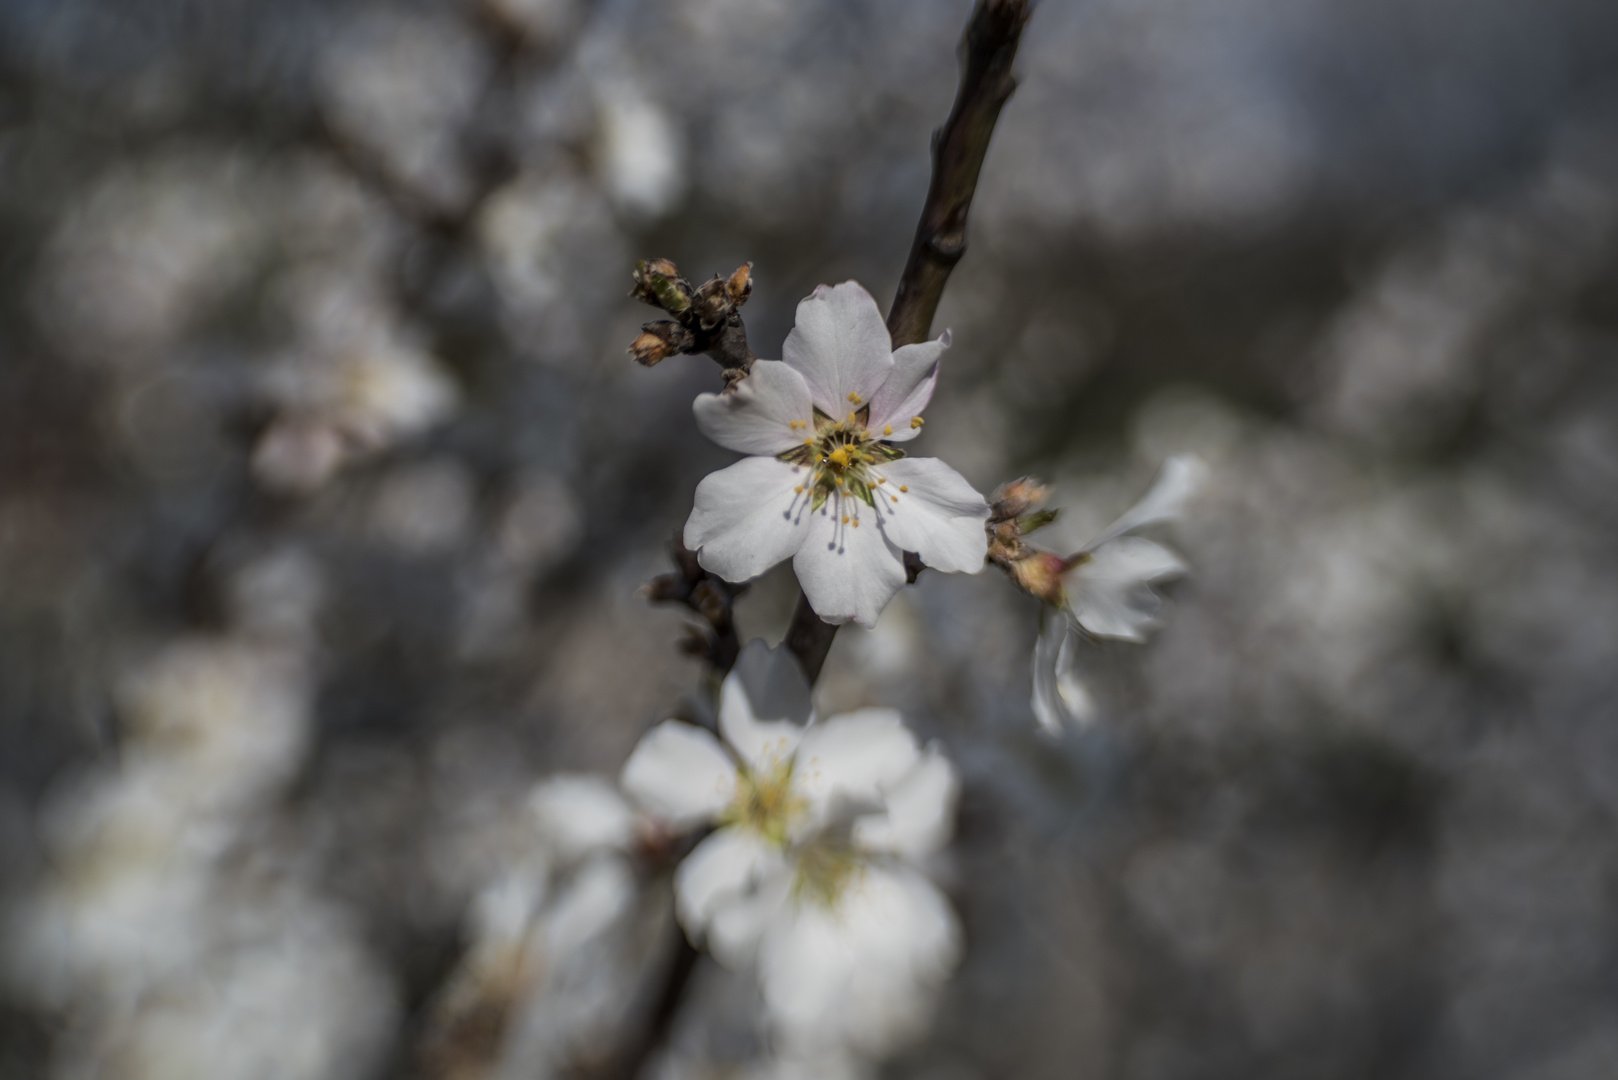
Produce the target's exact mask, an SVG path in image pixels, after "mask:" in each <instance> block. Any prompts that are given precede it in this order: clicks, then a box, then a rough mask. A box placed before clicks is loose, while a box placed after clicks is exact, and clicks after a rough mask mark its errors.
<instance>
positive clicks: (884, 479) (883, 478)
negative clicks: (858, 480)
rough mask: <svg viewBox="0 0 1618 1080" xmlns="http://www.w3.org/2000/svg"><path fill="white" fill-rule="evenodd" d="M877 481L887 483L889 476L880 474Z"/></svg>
mask: <svg viewBox="0 0 1618 1080" xmlns="http://www.w3.org/2000/svg"><path fill="white" fill-rule="evenodd" d="M876 482H877V483H879V484H886V483H887V482H888V478H887V477H886V476H879V477H877V478H876Z"/></svg>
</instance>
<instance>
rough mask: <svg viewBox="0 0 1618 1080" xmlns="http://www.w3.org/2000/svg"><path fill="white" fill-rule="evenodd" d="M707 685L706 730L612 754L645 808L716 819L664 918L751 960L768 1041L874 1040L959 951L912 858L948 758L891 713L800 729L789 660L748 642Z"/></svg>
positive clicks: (893, 1038) (673, 732)
mask: <svg viewBox="0 0 1618 1080" xmlns="http://www.w3.org/2000/svg"><path fill="white" fill-rule="evenodd" d="M721 693H722V697H721V702H720V709H719V726H720V731H721V733H722V735H723V742H721V741H720V739H717V738H715V737H714V736H713V735H711V734H709V733H708V732H707V731H705V730H703V729H701V728H698V727H694V726H692V725H690V724H685V723H681V722H679V721H673V720H671V721H668V722H666V723H663V724H661V725H659V726H658V727H656V728H654V729H653V730H652V731H651V732H650V733H649V734H648V735H647V736H646V737H645V738H644V739H642V740H641V743H640V745H639V746H637V747H636V749H635V752H634V753H633V754H632V755H631V756H630V759H629V762H628V763H627V764H626V765H625V767H624V775H623V783H624V787H625V789H626V790H627V791H628V792H629V793H630V794H631V795H633V796H634V797H635V798H636V799H638V800H639V801H640V802H641V803H642V804H643V805H644V806H646V807H647V808H648V809H650V810H651V811H652V812H654V813H656V814H658V815H660V816H663V817H665V818H667V819H669V820H670V821H672V822H674V823H676V824H682V825H687V826H693V825H700V824H709V823H711V824H715V825H717V828H716V830H715V831H714V832H713V834H712V835H710V836H708V837H707V838H706V839H704V840H703V841H702V842H701V843H700V844H698V845H697V847H696V849H695V850H694V851H693V852H692V853H691V855H690V856H689V857H688V858H687V859H686V860H685V861H684V862H683V863H682V864H681V865H680V868H679V870H678V871H677V872H676V875H675V903H676V912H677V914H678V916H679V918H680V922H681V924H682V925H683V926H684V927H685V928H686V931H687V933H688V934H689V935H690V936H691V937H692V938H693V939H696V940H703V941H705V942H706V944H707V946H708V948H709V949H710V951H712V953H713V954H714V956H715V957H716V958H718V959H719V960H720V962H722V963H724V964H726V965H727V966H731V967H743V966H746V965H747V964H748V963H750V962H752V961H753V960H755V959H756V961H757V964H758V972H759V979H760V982H761V984H762V987H763V992H764V1001H765V1004H766V1006H767V1008H768V1011H769V1014H770V1018H771V1020H772V1022H773V1025H774V1027H775V1029H776V1032H777V1034H778V1035H779V1036H780V1038H781V1040H782V1043H783V1045H784V1046H786V1047H799V1048H809V1047H822V1048H824V1047H826V1046H848V1047H852V1048H855V1049H857V1050H859V1051H860V1052H863V1053H867V1054H872V1055H879V1054H882V1053H885V1052H887V1051H888V1050H890V1049H892V1048H893V1046H894V1045H895V1044H896V1043H898V1042H900V1041H901V1040H903V1039H904V1038H906V1037H908V1036H909V1035H911V1034H913V1033H914V1031H915V1029H916V1028H917V1026H918V1025H919V1024H920V1023H921V1022H922V1021H923V1020H924V1018H925V1016H926V1014H927V1005H928V998H929V996H928V993H927V991H928V990H929V988H930V987H932V986H934V985H936V984H937V983H938V982H939V981H940V980H941V979H942V978H943V977H944V975H946V974H947V973H948V972H949V970H950V969H951V968H952V967H953V966H954V964H955V962H956V960H957V959H958V956H959V950H960V941H959V937H960V932H959V927H958V925H957V923H956V920H955V916H954V913H953V912H952V911H951V910H950V907H949V904H948V902H947V901H946V900H945V899H944V897H943V895H942V894H941V893H940V892H939V891H938V889H937V888H936V887H935V886H934V885H933V884H932V883H931V882H930V881H929V880H928V879H927V878H926V877H925V876H924V875H923V874H922V873H921V872H920V871H919V870H918V869H917V867H916V863H917V862H918V861H919V860H921V859H923V858H924V857H926V856H928V855H930V854H932V853H933V852H935V851H937V850H938V849H939V848H940V847H942V846H943V844H944V843H945V842H946V841H947V840H948V839H949V835H950V832H951V817H952V812H953V808H954V801H955V796H956V792H957V789H958V781H957V779H956V776H955V770H954V768H953V766H952V765H951V764H950V763H949V761H948V759H947V758H945V757H944V756H943V754H942V753H941V752H939V750H938V749H937V748H936V747H930V748H928V749H926V750H923V749H921V748H919V747H918V746H917V744H916V739H915V736H914V735H912V734H911V733H910V732H909V731H908V730H907V729H906V728H905V726H904V724H903V721H902V720H901V718H900V716H899V714H898V713H897V712H895V711H893V710H891V709H862V710H859V711H857V712H853V713H848V714H846V715H843V716H836V717H832V718H831V719H829V720H825V721H821V722H814V721H813V720H812V719H811V720H810V722H809V723H808V724H807V725H804V724H803V723H801V721H803V720H804V719H810V710H809V694H808V686H807V683H806V682H805V681H804V679H803V676H802V673H801V672H800V671H799V670H798V669H797V665H796V661H795V660H793V658H792V657H791V656H790V654H787V653H786V652H784V651H778V652H772V651H771V650H768V649H766V648H764V647H763V645H762V644H761V643H758V642H753V643H751V644H749V645H748V646H747V648H746V649H745V650H743V653H742V656H741V658H740V659H739V660H738V662H737V666H736V670H735V671H733V672H732V674H731V675H730V676H729V677H728V678H727V679H726V680H725V684H724V687H723V690H722V692H721Z"/></svg>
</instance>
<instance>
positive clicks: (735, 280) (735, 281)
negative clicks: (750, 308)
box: [725, 263, 753, 307]
mask: <svg viewBox="0 0 1618 1080" xmlns="http://www.w3.org/2000/svg"><path fill="white" fill-rule="evenodd" d="M725 292H727V293H729V294H730V302H731V304H732V306H734V307H741V306H742V305H743V304H745V303H747V298H748V297H749V296H752V295H753V264H752V263H743V264H742V265H741V266H738V267H737V268H736V272H735V273H734V274H731V275H730V280H729V281H727V282H725Z"/></svg>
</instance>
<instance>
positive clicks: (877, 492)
mask: <svg viewBox="0 0 1618 1080" xmlns="http://www.w3.org/2000/svg"><path fill="white" fill-rule="evenodd" d="M869 417H870V406H866V407H865V408H862V409H860V410H858V411H857V412H851V413H849V414H848V415H847V416H846V417H845V418H844V419H842V420H833V419H832V418H831V417H829V416H827V415H826V414H825V413H823V412H821V411H820V410H819V409H816V410H815V416H814V421H813V423H814V429H815V433H814V434H813V435H810V436H809V437H807V438H805V439H804V440H803V443H802V445H800V446H796V447H794V448H793V449H791V450H788V451H787V452H786V453H784V454H782V455H781V460H782V461H786V462H789V463H790V464H792V465H795V466H799V467H801V468H806V469H808V471H809V478H808V481H807V482H806V483H803V484H800V485H798V488H797V493H798V494H799V495H800V496H803V497H804V499H805V502H806V504H807V508H808V509H809V510H810V511H811V512H814V511H819V510H821V508H822V507H824V506H825V505H826V502H827V500H828V499H829V500H832V502H833V508H834V510H835V512H836V514H837V515H838V516H839V517H840V518H841V519H842V524H844V525H849V526H853V527H858V526H859V523H860V508H859V506H858V504H859V503H864V504H865V505H866V506H869V507H870V508H871V509H873V510H875V509H877V508H878V504H881V505H882V507H883V508H884V509H886V504H888V503H890V502H893V503H896V502H898V501H899V496H898V494H896V493H895V492H893V491H892V490H884V489H883V487H882V485H883V484H884V483H885V482H886V481H884V480H883V478H882V477H881V476H878V475H876V473H875V472H874V470H873V468H872V467H873V466H875V465H879V464H882V463H884V462H888V461H896V460H898V459H899V458H902V457H904V451H903V450H900V449H899V448H898V447H896V446H890V445H889V444H888V443H885V442H883V441H882V438H881V436H879V435H876V434H874V433H872V432H870V431H868V430H867V429H866V427H865V423H866V420H868V419H869ZM792 426H793V429H794V430H797V429H800V428H807V427H808V426H809V421H805V420H794V421H792ZM884 431H885V433H887V434H891V433H892V431H893V429H892V428H891V427H889V428H886V429H884ZM899 490H900V491H904V490H907V489H905V488H903V487H901V488H900V489H899ZM845 495H846V496H851V498H850V499H848V500H846V501H845V499H844V496H845Z"/></svg>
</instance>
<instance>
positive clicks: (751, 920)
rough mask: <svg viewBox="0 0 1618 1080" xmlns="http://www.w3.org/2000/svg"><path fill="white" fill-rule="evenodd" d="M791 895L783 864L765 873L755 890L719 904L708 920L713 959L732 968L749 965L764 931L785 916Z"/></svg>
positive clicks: (789, 870)
mask: <svg viewBox="0 0 1618 1080" xmlns="http://www.w3.org/2000/svg"><path fill="white" fill-rule="evenodd" d="M791 894H792V873H791V868H790V867H789V866H787V865H786V864H785V863H783V864H781V865H780V866H779V867H777V868H776V869H774V870H772V871H769V872H767V873H766V874H765V876H764V877H763V878H762V879H760V881H759V883H758V887H757V889H756V890H755V891H753V892H751V893H748V894H737V895H734V896H733V897H732V898H731V900H730V901H729V902H728V903H724V904H721V905H720V906H719V907H718V908H717V909H716V910H715V911H714V913H713V918H712V920H711V921H710V922H709V923H708V939H707V941H708V951H709V952H710V953H712V954H713V957H714V959H715V960H718V961H719V962H720V963H721V964H723V965H725V966H726V967H728V968H730V969H731V970H732V971H740V970H741V969H743V968H745V967H747V966H748V965H749V964H751V963H752V962H753V957H754V954H755V953H756V952H757V950H758V945H759V941H760V940H761V939H762V938H763V936H764V934H765V932H766V931H768V930H769V928H770V926H771V924H773V923H775V922H777V921H779V920H780V919H781V918H783V917H784V916H785V914H786V911H787V905H788V904H789V903H790V902H791V901H790V898H791Z"/></svg>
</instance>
